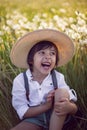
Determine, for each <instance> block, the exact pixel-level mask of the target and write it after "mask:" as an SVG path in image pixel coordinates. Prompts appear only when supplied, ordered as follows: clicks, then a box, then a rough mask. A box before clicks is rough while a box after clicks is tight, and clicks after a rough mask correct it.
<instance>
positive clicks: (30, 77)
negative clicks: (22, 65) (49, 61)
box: [26, 69, 51, 80]
mask: <svg viewBox="0 0 87 130" xmlns="http://www.w3.org/2000/svg"><path fill="white" fill-rule="evenodd" d="M26 75H27V78H28V80H32V79H33V76H32V73H31V71H30V69H27V71H26ZM50 76H51V73H49V74H48V75H47V76H46V77H45V79H44V80H48V79H49V77H50Z"/></svg>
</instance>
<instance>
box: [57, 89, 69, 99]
mask: <svg viewBox="0 0 87 130" xmlns="http://www.w3.org/2000/svg"><path fill="white" fill-rule="evenodd" d="M62 98H67V99H69V92H68V90H67V89H65V88H58V89H57V90H56V91H55V101H60V100H61V99H62Z"/></svg>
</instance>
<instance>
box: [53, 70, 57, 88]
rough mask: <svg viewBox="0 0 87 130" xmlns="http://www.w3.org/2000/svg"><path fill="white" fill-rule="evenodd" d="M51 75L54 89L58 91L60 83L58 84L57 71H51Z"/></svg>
mask: <svg viewBox="0 0 87 130" xmlns="http://www.w3.org/2000/svg"><path fill="white" fill-rule="evenodd" d="M51 75H52V82H53V86H54V89H57V88H58V83H57V78H56V73H55V70H52V71H51Z"/></svg>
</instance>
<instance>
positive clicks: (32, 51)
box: [27, 40, 59, 71]
mask: <svg viewBox="0 0 87 130" xmlns="http://www.w3.org/2000/svg"><path fill="white" fill-rule="evenodd" d="M52 47H54V48H55V51H56V63H55V65H56V66H57V64H58V61H59V56H58V48H57V47H56V45H55V44H54V43H53V42H50V41H46V40H44V41H40V42H37V43H36V44H35V45H34V46H33V47H32V48H31V49H30V51H29V53H28V56H27V63H28V65H29V67H30V70H31V71H33V57H34V55H35V53H36V52H38V51H40V50H42V49H47V48H52Z"/></svg>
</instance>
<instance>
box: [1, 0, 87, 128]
mask: <svg viewBox="0 0 87 130" xmlns="http://www.w3.org/2000/svg"><path fill="white" fill-rule="evenodd" d="M86 5H87V1H86V0H73V1H71V0H61V1H58V0H55V2H54V1H53V0H51V1H49V0H43V1H42V0H37V2H35V0H25V1H21V0H14V1H11V0H3V1H2V0H0V129H1V130H9V129H10V128H11V127H13V126H14V125H15V124H17V123H18V122H19V119H18V117H17V114H16V113H15V111H14V109H13V108H12V105H11V89H12V82H13V79H14V77H15V76H16V75H17V74H18V73H20V72H21V71H22V70H21V69H18V68H16V67H15V66H14V65H13V64H12V63H11V61H10V57H9V55H10V50H11V48H12V45H13V44H14V42H15V41H16V40H17V39H18V38H19V37H21V36H22V35H24V34H25V33H27V32H29V31H33V30H36V29H40V28H54V29H58V30H60V31H62V32H65V33H66V34H68V35H69V36H70V37H71V38H72V40H73V42H74V43H75V48H76V51H75V55H74V57H73V59H72V60H71V62H69V63H68V64H67V65H65V66H63V67H61V68H57V69H58V70H59V71H61V72H62V73H64V75H65V78H66V82H67V83H68V84H69V85H70V87H71V88H74V89H75V90H76V92H77V96H78V102H77V103H78V106H79V108H80V112H81V113H80V114H82V115H81V116H82V118H83V119H81V120H78V123H77V127H76V128H74V130H83V129H84V130H86V129H87V125H86V124H87V101H86V95H87V89H86V87H87V81H86V80H87V31H86V30H87V8H86ZM68 129H71V130H73V127H72V128H67V130H68Z"/></svg>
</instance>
